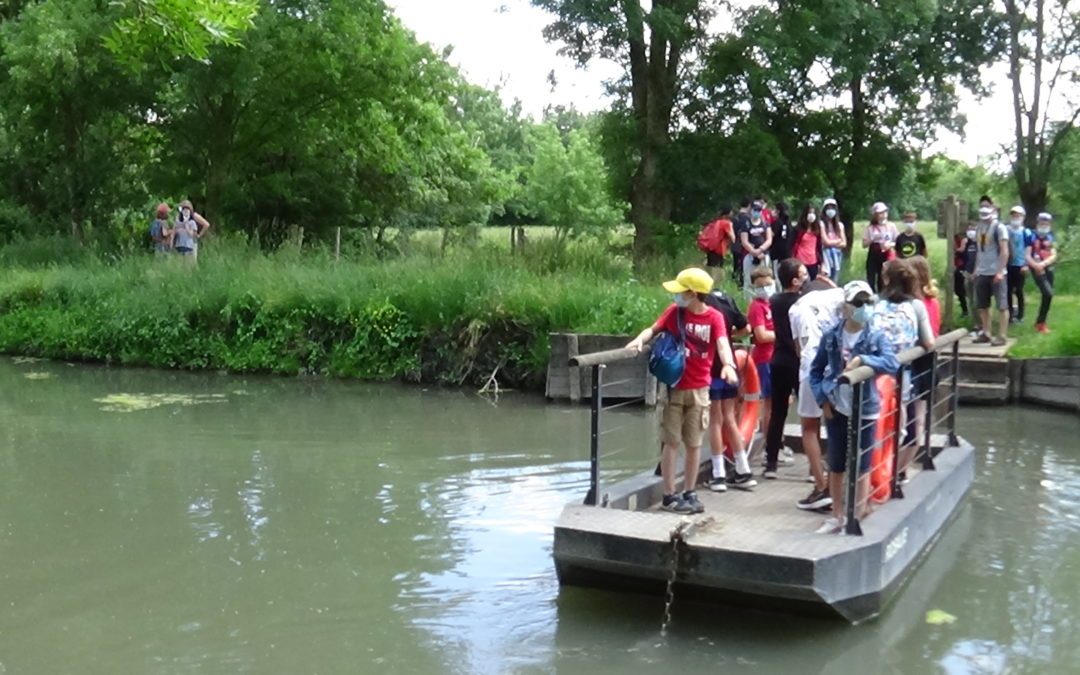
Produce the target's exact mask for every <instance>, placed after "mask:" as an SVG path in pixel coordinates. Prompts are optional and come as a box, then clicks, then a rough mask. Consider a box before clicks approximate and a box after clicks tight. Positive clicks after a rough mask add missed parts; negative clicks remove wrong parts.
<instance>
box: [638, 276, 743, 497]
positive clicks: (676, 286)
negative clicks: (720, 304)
mask: <svg viewBox="0 0 1080 675" xmlns="http://www.w3.org/2000/svg"><path fill="white" fill-rule="evenodd" d="M712 286H713V280H712V277H710V276H709V273H708V272H706V271H705V270H701V269H695V268H690V269H685V270H683V271H682V272H679V274H678V276H677V277H675V279H674V280H672V281H667V282H665V283H664V290H666V291H667V292H668V293H671V294H672V295H673V300H674V303H673V304H672V305H670V306H669V307H668V308H667V309H666V310H664V313H663V314H661V315H660V317H659V318H658V319H657V320H656V322H655V323H653V325H652V326H650V327H648V328H646V329H645V330H643V331H641V333H640V334H638V336H637V337H635V338H634V339H633V340H631V341H630V342H629V343H628V344H627V345H626V348H627V349H629V350H632V351H635V352H640V351H641V350H642V348H643V347H644V345H645V344H646V343H647V342H648V341H649V340H651V339H652V338H653V336H654V335H657V334H658V333H660V332H661V331H667V332H668V333H671V334H672V335H676V336H677V335H680V334H682V335H684V336H685V345H684V349H685V352H686V362H685V366H684V370H683V374H682V378H681V379H680V380H679V382H678V384H676V385H675V386H674V387H671V388H670V389H669V390H668V395H667V398H666V400H665V401H664V408H663V411H662V412H661V424H660V432H661V441H662V442H663V451H662V453H663V454H662V455H661V458H660V475H661V476H662V478H663V481H664V496H663V500H662V501H661V504H660V508H662V509H664V510H665V511H674V512H676V513H702V512H703V511H705V507H704V506H703V505H702V504H701V501H700V500H699V499H698V497H697V493H696V492H695V486H696V485H697V479H698V470H699V469H700V465H701V444H702V440H703V439H704V437H705V430H706V429H707V428H708V426H709V385H710V383H711V380H712V377H711V375H710V372H711V370H712V365H713V359H714V357H715V356H717V355H719V357H720V360H721V363H722V364H723V365H722V367H721V370H720V377H721V379H723V380H724V382H726V383H728V384H729V385H736V384H737V383H738V381H739V378H738V374H737V373H736V372H735V358H734V356H733V355H732V353H731V346H730V345H729V344H728V341H727V332H726V329H725V325H724V317H723V316H721V314H720V312H718V311H716V310H715V309H713V308H712V307H709V306H708V305H707V304H705V301H704V298H705V297H706V296H707V295H708V293H709V291H711V290H712ZM680 442H681V443H682V444H683V445H685V446H686V461H685V464H684V466H685V471H684V475H683V489H682V491H676V488H675V472H676V461H677V459H678V454H679V444H680Z"/></svg>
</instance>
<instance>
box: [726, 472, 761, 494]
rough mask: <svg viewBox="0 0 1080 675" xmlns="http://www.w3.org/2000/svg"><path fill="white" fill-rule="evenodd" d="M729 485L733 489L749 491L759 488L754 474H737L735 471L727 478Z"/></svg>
mask: <svg viewBox="0 0 1080 675" xmlns="http://www.w3.org/2000/svg"><path fill="white" fill-rule="evenodd" d="M727 484H728V485H730V486H731V487H733V488H739V489H740V490H749V489H750V488H752V487H757V481H756V480H754V474H752V473H736V472H734V471H732V472H731V474H730V475H729V476H728V477H727Z"/></svg>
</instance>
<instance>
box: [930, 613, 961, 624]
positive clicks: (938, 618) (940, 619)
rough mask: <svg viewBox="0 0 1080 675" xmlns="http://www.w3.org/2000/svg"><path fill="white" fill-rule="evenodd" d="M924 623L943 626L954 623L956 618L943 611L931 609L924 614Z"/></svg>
mask: <svg viewBox="0 0 1080 675" xmlns="http://www.w3.org/2000/svg"><path fill="white" fill-rule="evenodd" d="M926 623H928V624H930V625H931V626H942V625H945V624H950V623H956V617H955V616H953V615H952V614H949V613H948V612H946V611H945V610H943V609H932V610H930V611H929V612H927V613H926Z"/></svg>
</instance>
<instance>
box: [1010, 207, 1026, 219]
mask: <svg viewBox="0 0 1080 675" xmlns="http://www.w3.org/2000/svg"><path fill="white" fill-rule="evenodd" d="M1009 213H1019V214H1020V215H1022V216H1026V215H1027V211H1025V210H1024V207H1023V206H1020V205H1019V204H1017V205H1016V206H1014V207H1012V208H1011V209H1009Z"/></svg>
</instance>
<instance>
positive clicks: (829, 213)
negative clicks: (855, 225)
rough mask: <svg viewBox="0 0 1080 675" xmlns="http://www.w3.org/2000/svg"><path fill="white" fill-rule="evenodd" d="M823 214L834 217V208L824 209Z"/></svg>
mask: <svg viewBox="0 0 1080 675" xmlns="http://www.w3.org/2000/svg"><path fill="white" fill-rule="evenodd" d="M825 216H826V217H827V218H835V217H836V209H825Z"/></svg>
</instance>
